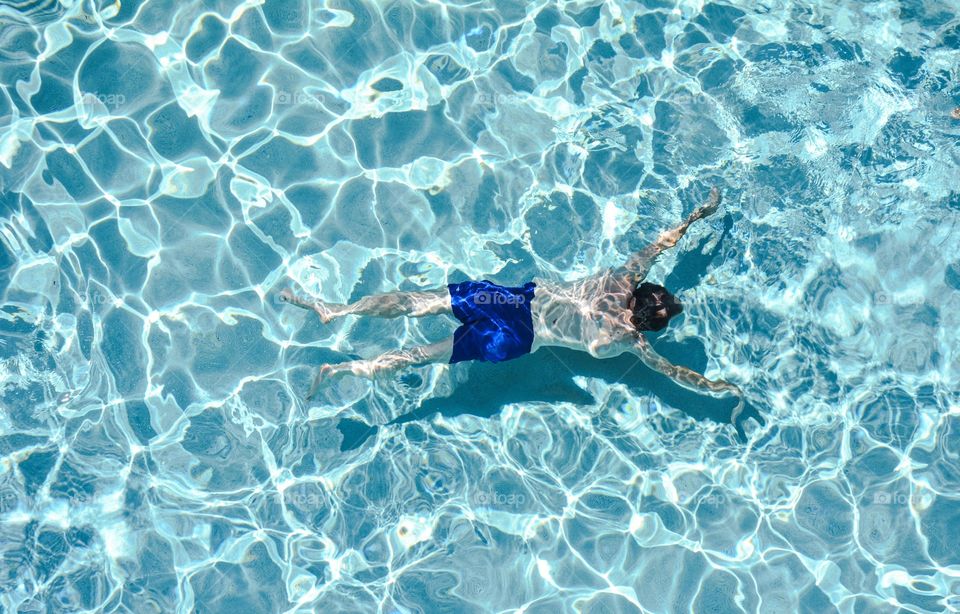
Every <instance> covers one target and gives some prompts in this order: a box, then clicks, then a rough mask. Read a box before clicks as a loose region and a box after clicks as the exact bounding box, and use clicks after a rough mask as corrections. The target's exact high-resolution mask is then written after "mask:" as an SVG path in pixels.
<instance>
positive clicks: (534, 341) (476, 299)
mask: <svg viewBox="0 0 960 614" xmlns="http://www.w3.org/2000/svg"><path fill="white" fill-rule="evenodd" d="M720 201H721V198H720V192H719V191H718V190H717V189H716V188H714V189H713V190H711V192H710V197H709V198H708V200H707V202H706V203H705V204H704V205H702V206H701V207H699V208H698V209H697V210H696V211H694V212H693V213H692V214H691V215H690V216H689V217H688V218H687V219H686V220H685V221H684V222H683V223H682V224H681V225H679V226H677V227H676V228H673V229H671V230H669V231H665V232H663V233H661V235H660V236H659V237H658V238H657V241H655V242H654V243H652V244H651V245H649V246H647V247H646V248H644V249H643V250H642V251H640V252H637V253H635V254H633V255H632V256H631V257H630V258H629V260H628V261H627V262H626V263H625V264H624V265H623V266H622V267H618V268H616V269H612V270H607V271H604V272H602V273H600V274H598V275H594V276H591V277H586V278H584V279H579V280H576V281H573V282H568V283H555V282H551V281H549V280H545V279H539V278H535V280H534V282H532V283H529V284H527V285H526V286H524V287H523V288H505V287H503V286H497V285H496V284H492V283H491V282H486V281H484V282H463V283H462V284H451V285H450V286H449V287H448V288H443V289H437V290H428V291H424V292H395V293H390V294H380V295H375V296H368V297H364V298H362V299H360V300H359V301H357V302H355V303H352V304H349V305H338V304H330V303H324V302H322V301H319V300H316V299H315V298H312V297H309V298H307V297H303V296H297V295H295V294H294V293H293V292H291V291H290V290H285V291H284V292H282V293H281V299H282V300H285V301H287V302H290V303H292V304H294V305H297V306H299V307H302V308H304V309H310V310H312V311H314V312H316V313H317V315H319V316H320V318H321V320H322V321H324V322H329V321H331V320H332V319H334V318H337V317H341V316H344V315H350V314H357V315H371V316H378V317H398V316H413V317H419V316H427V315H434V314H444V313H446V314H453V315H455V316H456V317H457V318H458V319H460V320H461V322H463V326H461V327H460V328H458V329H457V333H456V334H455V335H454V337H453V338H451V339H446V340H444V341H440V342H438V343H434V344H430V345H426V346H420V347H416V348H409V349H402V350H396V351H393V352H387V353H385V354H382V355H381V356H378V357H376V358H373V359H370V360H356V361H350V362H343V363H338V364H327V365H322V366H321V367H320V369H319V370H318V373H317V377H316V378H315V380H314V384H313V387H312V389H311V391H310V395H309V396H312V395H313V394H314V393H315V392H316V390H317V388H318V387H319V385H320V384H321V383H323V382H325V381H329V380H331V379H333V378H336V377H339V376H342V375H347V374H352V375H356V376H360V377H375V376H378V375H382V374H385V373H389V372H392V371H394V370H396V369H399V368H403V367H406V366H411V365H422V364H428V363H435V362H459V361H460V360H490V361H494V362H498V361H500V360H509V359H511V358H514V357H516V356H518V355H521V354H525V353H528V352H534V351H536V350H537V349H539V348H541V347H549V346H557V347H567V348H572V349H578V350H584V351H587V352H589V353H590V354H591V355H593V356H596V357H598V358H609V357H612V356H619V355H620V354H623V353H625V352H631V353H633V354H635V355H637V356H638V357H639V358H640V359H641V360H642V361H643V362H644V363H645V364H646V365H648V366H649V367H650V368H652V369H654V370H656V371H659V372H661V373H663V374H664V375H667V376H668V377H670V378H671V379H673V380H674V381H675V382H676V383H677V384H679V385H681V386H684V387H685V388H688V389H691V390H695V391H697V392H701V393H703V394H708V395H710V396H728V395H737V396H740V397H741V400H740V403H739V404H738V405H737V408H736V409H735V410H734V414H733V419H734V420H736V417H737V415H738V414H739V412H740V411H741V410H742V407H743V399H742V393H741V391H740V389H739V388H738V387H737V386H735V385H734V384H731V383H728V382H725V381H722V380H718V381H711V380H708V379H706V378H705V377H703V376H702V375H700V374H699V373H696V372H695V371H692V370H690V369H687V368H686V367H681V366H678V365H673V364H671V363H670V362H669V361H667V360H666V359H665V358H663V357H661V356H660V355H659V354H657V353H656V352H655V351H654V350H653V348H651V347H650V344H649V343H648V342H647V340H646V338H645V337H644V335H643V334H642V333H643V331H645V330H659V328H662V327H663V326H665V325H666V322H667V321H668V320H669V318H670V317H671V316H673V315H675V314H676V313H679V312H680V311H682V308H680V306H679V303H677V302H675V299H674V298H673V296H672V295H670V293H669V292H668V291H667V290H666V289H665V288H663V287H661V286H657V285H655V284H650V283H643V284H641V282H643V280H644V279H645V278H646V276H647V273H648V272H649V270H650V267H651V266H652V265H653V263H654V262H655V260H656V258H657V257H658V256H659V255H660V254H661V253H663V252H664V251H665V250H667V249H669V248H671V247H673V246H674V245H676V243H677V241H679V240H680V238H681V237H682V236H683V235H684V234H685V233H686V231H687V229H688V228H689V226H690V225H691V224H692V223H693V222H695V221H697V220H699V219H702V218H704V217H707V216H708V215H711V214H712V213H714V212H715V211H716V210H717V208H718V207H719V205H720ZM638 285H639V287H638ZM641 289H642V291H641ZM484 297H486V298H484ZM641 302H642V303H643V305H640V303H641ZM491 304H492V306H491ZM527 318H529V319H527ZM527 322H529V324H528V323H527ZM646 322H651V323H652V322H656V324H655V325H654V324H651V325H650V326H649V327H648V325H647V324H645V323H646ZM525 327H529V330H525ZM524 343H526V345H525V346H524ZM308 398H309V397H308Z"/></svg>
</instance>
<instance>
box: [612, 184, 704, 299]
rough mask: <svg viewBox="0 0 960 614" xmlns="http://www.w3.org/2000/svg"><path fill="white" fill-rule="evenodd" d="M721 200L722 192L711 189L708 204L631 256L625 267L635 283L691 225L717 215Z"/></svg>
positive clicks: (625, 270)
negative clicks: (714, 214)
mask: <svg viewBox="0 0 960 614" xmlns="http://www.w3.org/2000/svg"><path fill="white" fill-rule="evenodd" d="M721 200H722V197H721V195H720V190H718V189H717V188H713V189H711V190H710V196H709V198H708V199H707V202H705V203H704V204H702V205H700V206H699V207H698V208H697V210H696V211H694V212H693V213H691V214H690V215H689V216H688V217H687V219H686V220H684V222H683V223H682V224H680V225H679V226H677V227H676V228H672V229H670V230H666V231H664V232H662V233H660V236H659V237H657V240H656V241H655V242H653V243H652V244H650V245H648V246H647V247H645V248H643V249H642V250H640V251H639V252H636V253H635V254H633V255H632V256H630V259H629V260H627V262H626V264H624V265H623V270H624V272H625V273H626V274H627V275H630V276H631V277H633V281H634V282H640V281H642V280H643V279H644V278H645V277H646V276H647V273H648V272H650V267H652V266H653V263H654V262H656V260H657V256H659V255H660V254H662V253H663V252H664V251H666V250H668V249H670V248H671V247H673V246H674V245H676V244H677V241H679V240H680V238H681V237H683V235H685V234H686V232H687V229H688V228H690V224H692V223H694V222H696V221H697V220H700V219H703V218H705V217H707V216H708V215H711V214H713V213H715V212H716V211H717V209H718V208H719V207H720V202H721Z"/></svg>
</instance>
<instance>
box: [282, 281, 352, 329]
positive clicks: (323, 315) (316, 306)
mask: <svg viewBox="0 0 960 614" xmlns="http://www.w3.org/2000/svg"><path fill="white" fill-rule="evenodd" d="M280 301H281V302H283V303H290V304H291V305H296V306H297V307H301V308H303V309H309V310H311V311H313V312H315V313H316V314H317V315H318V316H320V321H321V322H323V323H324V324H327V323H329V322H330V321H331V320H333V319H334V318H335V317H337V316H338V315H340V314H338V313H337V312H336V311H334V309H333V307H334V306H333V305H329V304H327V303H324V302H323V301H321V300H317V299H313V300H307V299H305V298H304V297H302V296H299V295H297V294H295V293H294V292H293V290H291V289H290V288H284V289H283V290H281V291H280Z"/></svg>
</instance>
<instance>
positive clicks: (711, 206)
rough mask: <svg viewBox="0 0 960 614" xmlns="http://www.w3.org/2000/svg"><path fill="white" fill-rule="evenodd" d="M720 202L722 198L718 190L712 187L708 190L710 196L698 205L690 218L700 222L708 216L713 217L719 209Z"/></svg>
mask: <svg viewBox="0 0 960 614" xmlns="http://www.w3.org/2000/svg"><path fill="white" fill-rule="evenodd" d="M722 201H723V197H722V196H721V194H720V190H719V189H717V188H716V187H714V188H712V189H711V190H710V196H709V197H708V198H707V202H705V203H703V204H702V205H700V207H698V208H697V210H696V211H694V212H693V215H691V216H690V217H691V218H692V219H694V220H702V219H703V218H705V217H707V216H708V215H713V214H714V213H716V212H717V209H719V208H720V203H721V202H722Z"/></svg>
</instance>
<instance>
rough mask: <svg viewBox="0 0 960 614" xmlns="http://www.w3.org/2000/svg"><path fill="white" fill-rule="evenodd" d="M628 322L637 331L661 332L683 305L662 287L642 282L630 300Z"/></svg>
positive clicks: (680, 310)
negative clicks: (631, 312)
mask: <svg viewBox="0 0 960 614" xmlns="http://www.w3.org/2000/svg"><path fill="white" fill-rule="evenodd" d="M630 310H631V311H633V315H632V316H631V317H630V322H632V323H633V325H634V326H635V327H636V328H637V330H638V331H645V330H661V329H663V328H664V327H665V326H666V325H667V323H668V322H669V321H670V318H672V317H673V316H675V315H677V314H678V313H681V312H682V311H683V305H681V304H680V301H678V300H677V298H676V297H675V296H673V295H672V294H670V292H668V291H667V289H666V288H664V287H663V286H658V285H657V284H651V283H649V282H643V283H642V284H640V286H639V287H638V288H637V289H636V290H634V291H633V298H632V299H631V300H630Z"/></svg>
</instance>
